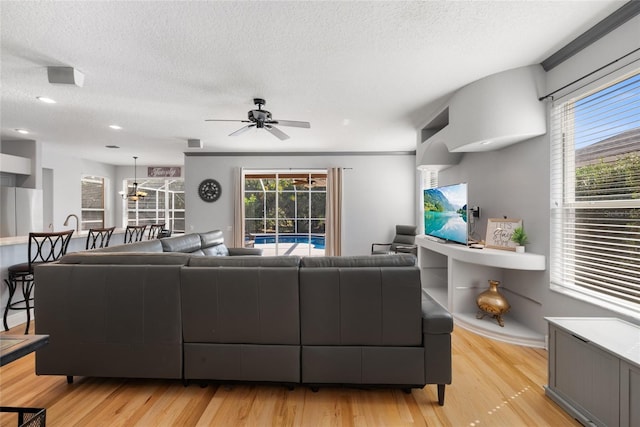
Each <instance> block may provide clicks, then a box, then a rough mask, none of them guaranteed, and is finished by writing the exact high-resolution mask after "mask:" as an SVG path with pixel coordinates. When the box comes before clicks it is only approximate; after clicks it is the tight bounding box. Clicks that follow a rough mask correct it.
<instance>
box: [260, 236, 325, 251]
mask: <svg viewBox="0 0 640 427" xmlns="http://www.w3.org/2000/svg"><path fill="white" fill-rule="evenodd" d="M275 242H276V236H275V235H273V234H267V235H262V236H255V244H256V245H264V244H268V243H275ZM278 243H306V244H311V245H312V246H313V247H314V248H315V249H324V236H323V235H317V234H312V235H311V236H309V235H308V234H280V235H279V236H278Z"/></svg>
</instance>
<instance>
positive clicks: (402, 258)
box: [300, 254, 416, 267]
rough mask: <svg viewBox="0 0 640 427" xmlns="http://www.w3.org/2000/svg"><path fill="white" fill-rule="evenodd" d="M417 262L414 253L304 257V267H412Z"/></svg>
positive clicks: (302, 261) (302, 263) (302, 262)
mask: <svg viewBox="0 0 640 427" xmlns="http://www.w3.org/2000/svg"><path fill="white" fill-rule="evenodd" d="M415 264H416V257H415V256H414V255H412V254H397V255H396V254H394V255H375V256H372V255H359V256H319V257H304V258H302V260H301V262H300V265H301V266H302V267H410V266H414V265H415Z"/></svg>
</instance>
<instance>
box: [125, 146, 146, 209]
mask: <svg viewBox="0 0 640 427" xmlns="http://www.w3.org/2000/svg"><path fill="white" fill-rule="evenodd" d="M137 160H138V156H133V188H132V189H131V192H130V193H129V194H127V195H126V196H124V195H123V197H122V198H123V199H129V200H131V201H132V202H137V201H138V200H139V199H142V198H144V197H147V193H146V192H144V191H142V190H138V175H137V173H136V171H137V165H138V163H137Z"/></svg>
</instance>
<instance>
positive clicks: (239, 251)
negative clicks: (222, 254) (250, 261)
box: [229, 248, 262, 256]
mask: <svg viewBox="0 0 640 427" xmlns="http://www.w3.org/2000/svg"><path fill="white" fill-rule="evenodd" d="M238 255H262V248H229V256H238Z"/></svg>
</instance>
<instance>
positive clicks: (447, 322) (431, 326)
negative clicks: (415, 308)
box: [422, 289, 453, 334]
mask: <svg viewBox="0 0 640 427" xmlns="http://www.w3.org/2000/svg"><path fill="white" fill-rule="evenodd" d="M452 331H453V316H451V313H449V311H448V310H447V309H446V308H444V307H443V306H441V305H440V304H439V303H438V302H437V301H436V300H434V299H433V298H432V297H431V296H430V295H429V294H427V293H426V292H425V291H424V289H423V290H422V333H424V334H450V333H451V332H452Z"/></svg>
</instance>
